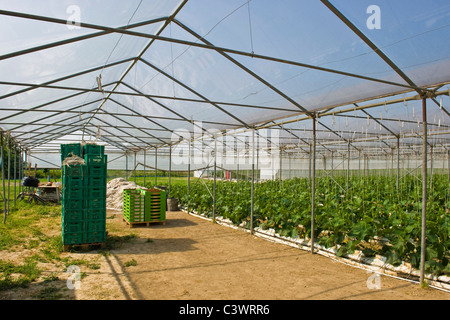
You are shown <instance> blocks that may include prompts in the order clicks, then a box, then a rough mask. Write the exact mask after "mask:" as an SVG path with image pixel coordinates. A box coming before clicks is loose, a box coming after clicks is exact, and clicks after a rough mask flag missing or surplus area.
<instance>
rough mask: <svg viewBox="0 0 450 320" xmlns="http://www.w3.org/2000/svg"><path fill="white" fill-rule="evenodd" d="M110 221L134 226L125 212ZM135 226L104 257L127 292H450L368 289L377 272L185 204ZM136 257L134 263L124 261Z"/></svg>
mask: <svg viewBox="0 0 450 320" xmlns="http://www.w3.org/2000/svg"><path fill="white" fill-rule="evenodd" d="M109 223H111V224H114V225H115V224H119V225H122V226H121V227H123V228H128V226H127V225H126V223H125V222H124V221H122V219H121V216H120V215H118V216H117V217H116V218H115V219H113V220H110V222H109ZM131 230H133V232H134V233H136V234H137V235H138V238H137V239H135V240H133V241H132V242H130V243H126V244H124V245H123V246H122V247H121V248H119V249H116V250H113V251H111V252H110V255H108V256H107V257H106V258H105V259H106V263H107V266H108V268H109V270H108V272H107V273H106V274H108V275H109V276H108V282H111V284H110V286H111V290H113V291H114V292H115V294H116V295H117V298H121V299H122V298H123V299H145V300H155V299H167V300H173V299H193V300H196V299H201V300H210V299H215V300H216V299H219V300H222V299H232V300H239V299H250V300H253V299H258V300H260V299H262V300H278V299H281V300H297V299H333V300H336V299H450V294H449V293H446V292H443V291H440V290H436V289H430V288H429V289H422V288H420V287H419V286H418V285H417V284H414V283H411V282H407V281H402V280H398V279H394V278H391V277H388V276H380V278H379V284H380V286H379V289H373V286H370V285H369V287H372V289H370V288H368V280H369V284H370V283H372V284H375V283H376V280H374V278H373V274H372V273H368V272H366V271H364V270H361V269H357V268H354V267H351V266H347V265H344V264H342V263H339V262H335V261H333V260H331V259H329V258H326V257H323V256H320V255H317V254H316V255H312V254H310V253H309V252H306V251H303V250H299V249H296V248H292V247H289V246H285V245H282V244H278V243H273V242H270V241H267V240H263V239H260V238H258V237H256V236H252V235H250V234H248V233H245V232H242V231H238V230H234V229H231V228H227V227H224V226H221V225H218V224H214V223H212V222H209V221H206V220H203V219H200V218H197V217H193V216H191V215H189V214H187V213H184V212H168V213H167V221H166V223H165V225H162V224H152V225H151V226H150V227H134V228H132V229H131ZM148 239H150V240H148ZM132 259H134V260H135V261H136V265H135V266H129V267H124V264H125V263H126V262H128V261H131V260H132ZM99 275H100V276H101V277H103V275H101V274H99ZM370 277H372V278H371V279H369V278H370ZM87 278H88V277H87ZM87 278H86V279H87ZM92 278H94V276H93V277H92ZM91 280H93V279H91ZM114 288H120V291H119V290H118V289H114ZM79 291H80V292H79V293H80V295H79V298H83V296H84V294H83V293H82V291H83V289H82V288H81V289H80V290H79ZM119 293H120V294H119ZM77 295H78V294H77V293H75V296H77ZM105 298H106V297H105Z"/></svg>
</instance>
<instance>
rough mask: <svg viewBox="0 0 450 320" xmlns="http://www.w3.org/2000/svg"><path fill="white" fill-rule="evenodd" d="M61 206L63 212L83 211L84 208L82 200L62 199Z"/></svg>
mask: <svg viewBox="0 0 450 320" xmlns="http://www.w3.org/2000/svg"><path fill="white" fill-rule="evenodd" d="M61 205H62V207H63V209H64V210H83V209H84V208H85V200H84V199H70V200H69V199H62V202H61Z"/></svg>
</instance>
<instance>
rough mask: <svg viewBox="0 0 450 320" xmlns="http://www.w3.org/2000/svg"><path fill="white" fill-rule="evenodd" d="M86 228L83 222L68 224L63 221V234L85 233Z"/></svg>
mask: <svg viewBox="0 0 450 320" xmlns="http://www.w3.org/2000/svg"><path fill="white" fill-rule="evenodd" d="M84 228H85V226H84V222H83V220H80V221H71V222H67V221H65V220H64V219H63V221H62V232H63V233H80V232H84V231H85V229H84Z"/></svg>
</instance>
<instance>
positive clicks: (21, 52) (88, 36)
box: [0, 17, 168, 61]
mask: <svg viewBox="0 0 450 320" xmlns="http://www.w3.org/2000/svg"><path fill="white" fill-rule="evenodd" d="M167 19H168V17H161V18H156V19H152V20H147V21H142V22H138V23H134V24H130V25H126V26H122V27H119V28H117V29H124V30H127V29H134V28H137V27H142V26H146V25H149V24H153V23H158V22H162V21H165V20H167ZM111 33H113V32H112V31H100V32H95V33H90V34H86V35H82V36H79V37H74V38H70V39H65V40H61V41H55V42H52V43H47V44H44V45H40V46H36V47H33V48H28V49H24V50H19V51H16V52H11V53H7V54H3V55H1V56H0V61H1V60H5V59H10V58H14V57H17V56H21V55H24V54H29V53H33V52H36V51H41V50H45V49H50V48H54V47H58V46H62V45H66V44H70V43H74V42H78V41H82V40H87V39H91V38H96V37H99V36H103V35H108V34H111Z"/></svg>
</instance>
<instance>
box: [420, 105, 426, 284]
mask: <svg viewBox="0 0 450 320" xmlns="http://www.w3.org/2000/svg"><path fill="white" fill-rule="evenodd" d="M422 119H423V120H422V121H423V137H422V138H423V151H422V236H421V245H420V283H421V284H422V283H423V281H424V277H425V258H426V256H425V254H426V215H427V100H426V98H425V97H423V98H422Z"/></svg>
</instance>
